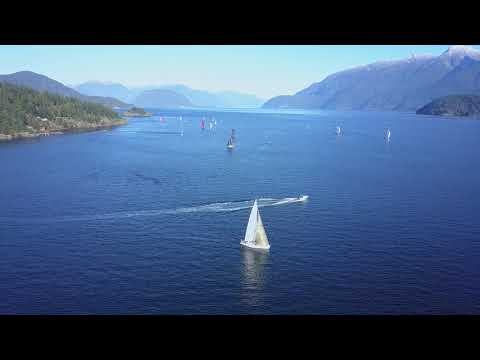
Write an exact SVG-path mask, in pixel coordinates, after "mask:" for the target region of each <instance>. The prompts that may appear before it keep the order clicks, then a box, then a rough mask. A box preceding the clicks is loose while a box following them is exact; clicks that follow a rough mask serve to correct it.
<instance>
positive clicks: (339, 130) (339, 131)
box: [337, 126, 342, 135]
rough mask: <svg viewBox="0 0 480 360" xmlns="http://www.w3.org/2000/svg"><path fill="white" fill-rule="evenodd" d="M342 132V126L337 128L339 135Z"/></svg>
mask: <svg viewBox="0 0 480 360" xmlns="http://www.w3.org/2000/svg"><path fill="white" fill-rule="evenodd" d="M341 132H342V130H341V129H340V126H337V135H340V133H341Z"/></svg>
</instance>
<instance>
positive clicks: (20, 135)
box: [0, 119, 127, 142]
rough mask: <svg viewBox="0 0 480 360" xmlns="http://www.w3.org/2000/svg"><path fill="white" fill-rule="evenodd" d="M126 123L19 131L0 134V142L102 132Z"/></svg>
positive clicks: (122, 121)
mask: <svg viewBox="0 0 480 360" xmlns="http://www.w3.org/2000/svg"><path fill="white" fill-rule="evenodd" d="M126 123H127V121H126V120H124V119H119V120H116V121H112V122H109V123H104V124H101V125H93V124H92V125H91V126H90V125H86V124H85V123H83V124H82V126H78V127H69V128H59V129H55V130H50V131H48V130H47V131H33V132H28V131H21V132H17V133H14V134H1V133H0V142H3V141H10V140H21V139H31V138H37V137H42V136H53V135H62V134H65V133H72V132H87V131H96V130H103V129H109V128H113V127H116V126H120V125H125V124H126Z"/></svg>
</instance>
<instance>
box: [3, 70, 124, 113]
mask: <svg viewBox="0 0 480 360" xmlns="http://www.w3.org/2000/svg"><path fill="white" fill-rule="evenodd" d="M0 83H7V84H11V85H16V86H23V87H28V88H30V89H32V90H36V91H40V92H48V93H50V94H54V95H61V96H64V97H72V98H75V99H79V100H83V101H89V102H92V103H96V104H101V105H105V106H108V107H115V106H117V107H128V104H126V103H124V102H122V101H120V100H118V99H115V98H113V97H103V96H87V95H83V94H81V93H79V92H77V91H76V90H74V89H72V88H70V87H68V86H66V85H64V84H62V83H61V82H59V81H57V80H54V79H52V78H50V77H48V76H46V75H42V74H38V73H35V72H33V71H28V70H24V71H18V72H15V73H11V74H4V75H0Z"/></svg>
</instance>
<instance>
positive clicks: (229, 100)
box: [217, 91, 264, 108]
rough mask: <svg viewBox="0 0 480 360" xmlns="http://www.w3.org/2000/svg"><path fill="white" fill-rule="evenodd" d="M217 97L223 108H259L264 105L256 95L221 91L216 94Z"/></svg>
mask: <svg viewBox="0 0 480 360" xmlns="http://www.w3.org/2000/svg"><path fill="white" fill-rule="evenodd" d="M217 96H218V97H220V99H221V100H222V102H223V104H224V107H232V108H259V107H261V106H262V104H263V103H264V100H263V99H260V98H259V97H257V96H256V95H252V94H244V93H239V92H236V91H221V92H219V93H217Z"/></svg>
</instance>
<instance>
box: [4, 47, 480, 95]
mask: <svg viewBox="0 0 480 360" xmlns="http://www.w3.org/2000/svg"><path fill="white" fill-rule="evenodd" d="M473 47H475V48H477V49H479V50H480V46H477V45H475V46H473ZM447 48H448V45H401V46H400V45H369V46H362V45H335V46H326V45H311V46H298V45H286V46H273V45H268V46H266V45H255V46H243V45H242V46H239V45H235V46H223V45H221V46H210V45H209V46H206V45H195V46H191V45H188V46H187V45H185V46H184V45H172V46H166V45H155V46H153V45H152V46H136V45H134V46H110V45H108V46H107V45H96V46H78V45H75V46H46V45H37V46H24V45H18V46H5V45H3V46H0V74H7V73H12V72H16V71H21V70H30V71H34V72H38V73H41V74H44V75H46V76H48V77H51V78H53V79H55V80H58V81H60V82H62V83H64V84H66V85H72V84H79V83H82V82H85V81H90V80H97V81H110V82H116V83H117V82H118V83H121V84H124V85H126V86H144V85H161V84H185V85H187V86H190V87H193V88H196V89H204V90H211V91H221V90H236V91H241V92H246V93H251V94H256V95H258V96H260V97H262V98H269V97H272V96H275V95H281V94H292V93H295V92H297V91H299V90H301V89H303V88H305V87H306V86H308V85H310V84H311V83H313V82H317V81H320V80H322V79H323V78H325V77H326V76H327V75H329V74H331V73H333V72H336V71H339V70H344V69H346V68H349V67H353V66H357V65H362V64H367V63H370V62H374V61H379V60H394V59H401V58H404V57H408V56H410V55H411V54H413V53H415V54H432V55H439V54H441V53H442V52H443V51H444V50H446V49H447Z"/></svg>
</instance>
